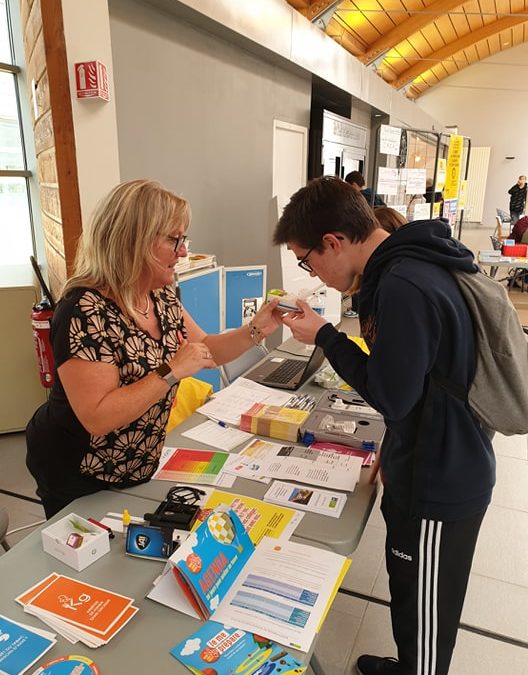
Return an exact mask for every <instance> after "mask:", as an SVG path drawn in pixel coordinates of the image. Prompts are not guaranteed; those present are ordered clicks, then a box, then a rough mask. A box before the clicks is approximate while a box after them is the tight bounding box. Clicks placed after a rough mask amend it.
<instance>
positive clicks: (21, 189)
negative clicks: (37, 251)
mask: <svg viewBox="0 0 528 675" xmlns="http://www.w3.org/2000/svg"><path fill="white" fill-rule="evenodd" d="M0 214H2V215H1V217H0V265H26V264H27V263H28V262H29V256H30V255H32V254H33V241H32V238H31V221H30V218H29V206H28V193H27V188H26V179H25V178H0Z"/></svg>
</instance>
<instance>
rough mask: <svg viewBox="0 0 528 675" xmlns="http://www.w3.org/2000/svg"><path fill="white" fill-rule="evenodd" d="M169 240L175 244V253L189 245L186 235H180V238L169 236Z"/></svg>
mask: <svg viewBox="0 0 528 675" xmlns="http://www.w3.org/2000/svg"><path fill="white" fill-rule="evenodd" d="M167 239H168V240H169V241H170V242H171V243H173V244H174V251H179V250H180V248H181V247H182V246H185V244H186V243H187V239H188V237H187V235H186V234H180V236H179V237H171V236H170V235H168V236H167Z"/></svg>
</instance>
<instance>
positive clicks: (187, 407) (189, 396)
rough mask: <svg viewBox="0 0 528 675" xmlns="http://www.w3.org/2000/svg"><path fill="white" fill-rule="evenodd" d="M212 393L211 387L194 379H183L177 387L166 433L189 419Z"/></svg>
mask: <svg viewBox="0 0 528 675" xmlns="http://www.w3.org/2000/svg"><path fill="white" fill-rule="evenodd" d="M212 393H213V387H212V385H211V384H209V383H208V382H203V381H202V380H198V379H196V378H195V377H184V378H183V380H181V381H180V384H179V385H178V391H177V393H176V398H175V399H174V405H173V406H172V410H171V412H170V415H169V421H168V422H167V433H169V431H172V430H173V429H174V427H177V426H178V424H181V422H183V420H185V419H187V417H190V415H192V414H193V412H195V411H196V410H197V409H198V408H199V407H200V406H201V405H203V404H204V403H205V402H206V401H207V399H208V398H210V396H211V394H212Z"/></svg>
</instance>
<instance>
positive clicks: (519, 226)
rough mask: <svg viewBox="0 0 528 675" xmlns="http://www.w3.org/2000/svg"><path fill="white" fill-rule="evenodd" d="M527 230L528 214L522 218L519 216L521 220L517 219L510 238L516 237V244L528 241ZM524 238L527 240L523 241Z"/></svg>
mask: <svg viewBox="0 0 528 675" xmlns="http://www.w3.org/2000/svg"><path fill="white" fill-rule="evenodd" d="M527 231H528V216H523V217H522V218H519V220H517V221H516V223H515V225H514V226H513V229H512V231H511V233H510V235H509V238H510V239H515V243H516V244H523V243H524V244H525V243H528V242H527V241H526V237H525V235H526V233H527ZM523 238H524V239H525V241H523Z"/></svg>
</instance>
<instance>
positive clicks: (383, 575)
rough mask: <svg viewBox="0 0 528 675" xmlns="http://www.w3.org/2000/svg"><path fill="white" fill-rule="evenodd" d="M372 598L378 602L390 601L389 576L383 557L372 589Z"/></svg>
mask: <svg viewBox="0 0 528 675" xmlns="http://www.w3.org/2000/svg"><path fill="white" fill-rule="evenodd" d="M372 596H373V597H374V598H379V599H380V600H387V601H388V600H390V591H389V575H388V573H387V567H386V566H385V556H383V562H382V564H381V565H380V568H379V571H378V576H377V577H376V581H375V582H374V587H373V588H372Z"/></svg>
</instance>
